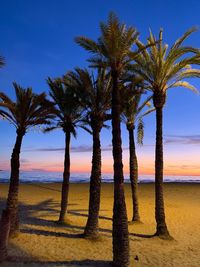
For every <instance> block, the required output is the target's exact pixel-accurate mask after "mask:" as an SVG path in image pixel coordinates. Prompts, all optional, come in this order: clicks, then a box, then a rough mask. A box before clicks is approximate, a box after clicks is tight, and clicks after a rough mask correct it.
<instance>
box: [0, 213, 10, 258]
mask: <svg viewBox="0 0 200 267" xmlns="http://www.w3.org/2000/svg"><path fill="white" fill-rule="evenodd" d="M9 233H10V212H9V211H6V210H3V212H2V216H1V221H0V262H2V261H4V260H6V258H7V256H8V253H7V246H8V238H9Z"/></svg>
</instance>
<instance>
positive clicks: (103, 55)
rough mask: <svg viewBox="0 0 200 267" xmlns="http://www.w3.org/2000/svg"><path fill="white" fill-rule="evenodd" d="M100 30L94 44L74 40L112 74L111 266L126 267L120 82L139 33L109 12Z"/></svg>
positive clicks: (94, 60) (96, 63)
mask: <svg viewBox="0 0 200 267" xmlns="http://www.w3.org/2000/svg"><path fill="white" fill-rule="evenodd" d="M100 30H101V36H100V37H99V38H98V40H97V41H93V40H91V39H89V38H86V37H77V38H76V39H75V41H76V42H77V43H78V44H79V45H81V46H82V47H83V48H85V49H86V50H87V51H89V52H90V53H92V54H93V56H92V57H91V58H90V59H89V62H90V63H91V66H92V67H106V68H108V70H109V71H110V72H111V77H112V137H113V139H112V145H113V159H114V207H113V231H112V233H113V263H114V265H115V266H123V267H126V266H128V264H129V237H128V235H129V234H128V223H127V212H126V203H125V197H124V175H123V163H122V141H121V126H120V115H121V114H120V113H121V101H120V92H119V83H120V79H121V76H122V74H123V72H124V70H125V68H126V66H127V65H128V64H129V63H130V62H131V61H132V59H133V57H134V56H135V55H137V54H138V51H136V52H132V50H131V48H132V46H133V45H134V44H135V42H136V40H137V37H138V33H137V31H136V29H135V28H133V27H126V25H125V24H123V23H120V21H119V19H118V18H117V16H116V15H114V14H113V13H110V15H109V18H108V21H107V23H100Z"/></svg>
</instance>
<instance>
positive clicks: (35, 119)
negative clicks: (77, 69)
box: [0, 83, 53, 236]
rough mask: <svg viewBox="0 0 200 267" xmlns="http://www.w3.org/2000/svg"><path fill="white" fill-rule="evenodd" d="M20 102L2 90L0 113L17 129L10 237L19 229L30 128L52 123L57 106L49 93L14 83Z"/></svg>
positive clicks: (12, 173)
mask: <svg viewBox="0 0 200 267" xmlns="http://www.w3.org/2000/svg"><path fill="white" fill-rule="evenodd" d="M13 86H14V89H15V94H16V101H12V100H11V99H10V98H9V97H8V96H7V95H6V94H5V93H3V92H1V93H0V100H1V102H0V107H1V109H0V115H1V116H3V118H5V119H7V120H8V121H9V122H10V123H11V124H12V125H14V126H15V128H16V133H17V137H16V142H15V146H14V148H13V152H12V156H11V176H10V185H9V192H8V198H7V205H6V210H7V211H9V212H10V222H11V226H10V236H14V235H15V234H16V233H17V231H18V230H19V218H18V191H19V169H20V151H21V145H22V140H23V137H24V135H25V134H26V132H27V130H29V129H30V128H32V127H35V126H37V125H42V124H50V120H51V119H52V118H53V115H52V110H53V105H52V103H51V102H50V101H48V100H47V99H46V95H45V93H42V94H39V95H37V94H34V93H33V92H32V89H31V88H27V89H23V88H22V87H21V86H20V85H18V84H17V83H13Z"/></svg>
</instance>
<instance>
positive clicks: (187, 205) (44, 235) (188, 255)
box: [0, 184, 200, 267]
mask: <svg viewBox="0 0 200 267" xmlns="http://www.w3.org/2000/svg"><path fill="white" fill-rule="evenodd" d="M7 189H8V185H6V184H1V185H0V198H1V205H0V208H1V209H2V208H3V207H4V205H5V198H6V196H7ZM60 189H61V184H21V185H20V210H21V232H20V234H19V236H18V237H16V238H14V239H12V240H11V241H10V243H9V250H8V252H9V256H10V259H9V261H7V262H4V263H2V264H1V266H5V267H6V266H30V267H31V266H59V267H60V266H109V264H108V262H109V261H111V260H112V232H111V229H112V220H111V218H112V206H113V185H112V184H103V185H102V199H101V200H102V201H101V212H100V220H99V224H100V234H101V239H100V240H98V241H97V242H94V241H90V240H85V239H84V238H80V236H79V235H80V234H82V233H83V230H84V226H85V223H86V219H87V209H88V184H71V185H70V195H69V209H68V219H69V222H68V225H66V226H59V225H56V224H55V222H54V221H55V220H57V219H58V215H59V201H60ZM164 189H165V205H166V221H167V224H168V228H169V231H170V233H171V235H172V236H173V237H174V240H172V241H166V240H161V239H159V238H157V237H153V238H152V237H149V238H147V237H148V235H152V234H153V233H154V232H155V219H154V185H153V184H140V185H139V200H140V214H141V220H142V223H141V224H133V225H129V232H130V255H131V266H142V267H143V266H149V267H150V266H151V267H161V266H162V267H164V266H175V267H179V266H182V267H184V266H187V267H195V266H196V267H199V266H200V227H199V226H200V205H199V204H200V184H165V188H164ZM125 191H126V203H127V211H128V218H129V220H130V219H131V216H132V205H131V191H130V185H129V184H126V185H125ZM134 234H144V235H147V236H146V238H144V237H139V236H135V235H134ZM136 255H137V256H138V259H139V260H135V257H136ZM16 261H17V262H16Z"/></svg>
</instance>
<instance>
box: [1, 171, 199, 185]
mask: <svg viewBox="0 0 200 267" xmlns="http://www.w3.org/2000/svg"><path fill="white" fill-rule="evenodd" d="M9 177H10V173H9V172H8V171H0V183H7V182H9ZM124 178H125V183H129V182H130V180H129V175H128V174H125V175H124ZM154 179H155V178H154V175H139V179H138V180H139V183H152V182H154ZM89 180H90V173H75V172H72V173H71V176H70V181H71V182H72V183H87V182H89ZM102 181H103V182H105V183H112V182H113V174H112V173H102ZM20 182H21V183H60V182H62V172H47V171H21V172H20ZM164 182H168V183H169V182H180V183H200V176H177V175H176V176H175V175H174V176H173V175H166V176H164Z"/></svg>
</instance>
